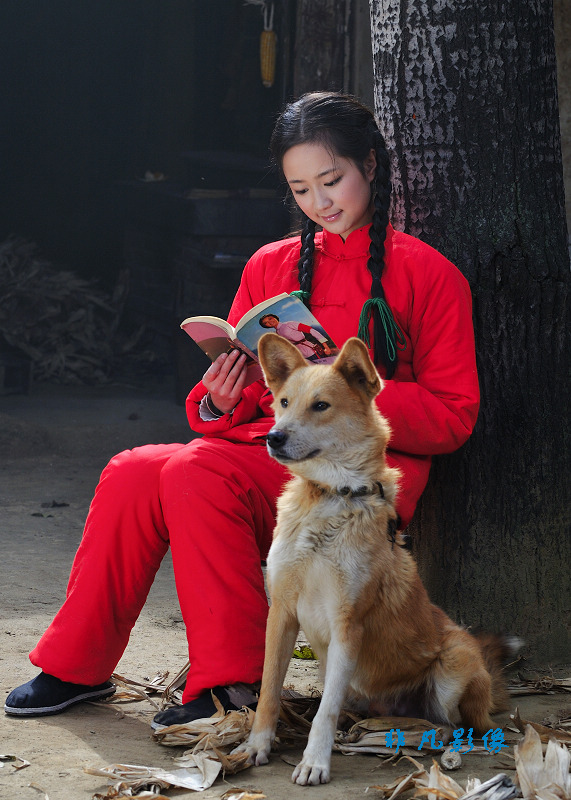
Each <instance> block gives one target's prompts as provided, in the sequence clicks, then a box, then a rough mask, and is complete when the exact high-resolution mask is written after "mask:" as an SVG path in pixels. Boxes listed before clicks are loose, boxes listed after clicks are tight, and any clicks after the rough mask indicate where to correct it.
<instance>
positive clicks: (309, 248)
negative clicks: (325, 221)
mask: <svg viewBox="0 0 571 800" xmlns="http://www.w3.org/2000/svg"><path fill="white" fill-rule="evenodd" d="M315 228H316V225H315V222H314V221H313V220H311V219H309V217H306V218H305V223H304V226H303V230H302V232H301V250H300V253H299V261H298V263H297V274H298V278H299V297H300V299H301V300H303V302H304V303H305V305H306V306H307V307H308V308H309V298H310V296H311V280H312V278H313V254H314V252H315ZM295 294H298V293H297V292H295Z"/></svg>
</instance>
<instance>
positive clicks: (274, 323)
mask: <svg viewBox="0 0 571 800" xmlns="http://www.w3.org/2000/svg"><path fill="white" fill-rule="evenodd" d="M247 316H248V320H247V321H245V319H246V317H243V318H242V319H241V320H240V323H239V324H238V325H237V326H236V335H237V336H238V338H239V339H240V341H241V342H242V343H243V344H245V345H246V347H248V349H249V350H251V351H252V352H253V353H255V354H256V356H257V355H258V342H259V340H260V338H261V337H262V336H263V335H264V333H270V332H272V331H274V332H275V333H277V334H278V335H280V336H283V337H284V338H285V339H288V340H289V341H290V342H292V344H294V345H295V346H296V347H297V348H298V350H299V351H300V352H301V354H302V355H303V357H304V358H306V359H307V360H308V361H311V362H313V363H319V364H330V363H332V362H333V361H334V360H335V356H336V355H337V353H338V348H337V347H336V346H335V343H334V342H333V341H332V340H331V338H330V337H329V336H328V334H327V333H326V332H325V330H324V329H323V327H322V326H321V325H320V324H319V321H318V320H317V319H316V317H315V316H314V315H313V314H312V313H311V311H310V310H309V309H308V308H307V307H306V306H305V305H304V304H303V303H302V302H301V300H299V299H298V298H297V297H292V296H291V295H288V294H285V295H280V296H279V297H277V298H275V297H274V298H273V300H272V301H271V302H270V301H268V302H267V303H264V304H260V305H259V306H256V307H255V308H253V309H252V310H251V311H250V312H248V315H247Z"/></svg>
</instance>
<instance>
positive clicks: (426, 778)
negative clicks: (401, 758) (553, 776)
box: [369, 758, 518, 800]
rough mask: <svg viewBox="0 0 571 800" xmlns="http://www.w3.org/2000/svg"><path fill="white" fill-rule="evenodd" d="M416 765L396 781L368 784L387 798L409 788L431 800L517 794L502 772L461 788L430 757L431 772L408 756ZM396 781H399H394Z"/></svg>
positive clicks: (503, 798) (492, 799)
mask: <svg viewBox="0 0 571 800" xmlns="http://www.w3.org/2000/svg"><path fill="white" fill-rule="evenodd" d="M407 760H408V761H410V762H411V763H412V764H414V766H415V767H416V770H415V772H413V773H411V774H410V775H405V776H401V777H400V778H398V779H397V780H396V781H393V782H392V783H390V784H385V785H383V786H371V787H369V788H371V789H376V790H378V791H380V792H381V793H382V796H383V798H385V799H386V800H394V798H396V797H398V796H399V795H401V794H403V792H406V791H408V790H409V789H416V791H415V793H414V794H413V798H431V799H432V800H460V798H461V799H462V800H509V798H512V797H517V795H518V790H517V787H516V786H515V784H514V783H513V782H512V781H511V780H510V779H509V778H508V777H507V776H506V775H504V774H503V773H500V774H498V775H496V776H495V777H493V778H491V779H490V780H489V781H486V782H485V783H481V781H480V780H479V779H478V778H471V779H469V780H468V782H467V784H466V788H465V789H464V788H463V787H462V786H461V785H460V784H459V783H456V781H455V780H453V779H452V778H450V777H449V776H448V775H446V774H445V773H443V772H442V770H441V769H440V767H439V766H438V764H437V763H436V761H434V760H433V762H432V767H431V768H430V772H427V771H426V770H425V769H424V767H423V766H422V764H420V763H419V762H418V761H415V759H414V758H408V759H407ZM397 781H398V782H397Z"/></svg>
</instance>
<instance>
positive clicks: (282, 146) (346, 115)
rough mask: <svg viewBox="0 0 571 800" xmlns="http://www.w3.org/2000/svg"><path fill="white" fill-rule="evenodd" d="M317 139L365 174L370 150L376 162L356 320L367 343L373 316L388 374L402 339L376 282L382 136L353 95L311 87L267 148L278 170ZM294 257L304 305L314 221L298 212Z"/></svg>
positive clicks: (380, 260) (382, 203)
mask: <svg viewBox="0 0 571 800" xmlns="http://www.w3.org/2000/svg"><path fill="white" fill-rule="evenodd" d="M308 143H309V144H321V145H323V146H324V147H326V148H327V149H328V150H330V152H331V153H332V154H334V155H337V156H339V157H341V158H346V159H350V160H351V161H353V162H354V164H355V165H356V166H357V167H358V169H359V170H361V172H362V173H363V174H365V167H364V163H365V160H366V159H367V157H368V156H369V154H370V152H371V150H374V151H375V156H376V161H377V167H376V171H375V177H374V179H373V182H372V193H373V196H372V201H373V218H372V224H371V227H370V237H371V243H370V246H369V260H368V262H367V267H368V270H369V272H370V273H371V278H372V282H371V300H369V301H367V303H365V306H364V307H363V312H362V314H361V319H360V322H359V336H360V338H362V339H364V340H365V341H366V343H367V344H368V343H369V342H368V321H369V319H370V317H371V316H372V317H373V322H374V325H373V331H374V333H373V336H374V339H373V348H374V355H375V361H376V362H377V363H378V362H381V363H382V364H384V365H385V368H386V377H387V378H390V377H392V375H393V374H394V372H395V369H396V365H397V348H398V347H399V346H402V345H403V344H404V337H403V336H402V332H401V331H400V330H399V328H398V327H397V326H396V325H395V322H394V319H393V317H392V313H391V311H390V308H389V307H388V305H387V302H386V298H385V292H384V289H383V285H382V282H381V278H382V274H383V269H384V265H385V262H384V256H385V237H386V231H387V225H388V222H389V207H390V200H391V189H392V187H391V181H390V160H389V155H388V153H387V149H386V146H385V141H384V139H383V136H382V134H381V132H380V131H379V128H378V126H377V123H376V120H375V117H374V115H373V113H372V112H371V111H370V110H369V109H368V108H367V107H366V106H364V105H363V104H362V103H360V102H359V101H358V100H357V99H356V98H354V97H352V96H350V95H346V94H340V93H339V92H311V93H309V94H304V95H302V97H300V98H299V99H298V100H296V101H294V102H293V103H290V104H288V105H287V106H286V107H285V109H284V110H283V112H282V113H281V115H280V116H279V118H278V120H277V122H276V125H275V127H274V131H273V134H272V137H271V139H270V151H271V153H272V157H273V160H274V162H275V163H276V165H277V167H278V169H279V170H280V172H281V174H282V178H283V177H284V176H283V170H282V163H283V158H284V156H285V154H286V152H287V151H288V150H289V149H290V148H291V147H294V146H295V145H298V144H308ZM303 217H304V220H303V228H302V232H301V250H300V257H299V262H298V277H299V286H300V292H299V294H300V296H301V298H302V300H303V301H304V302H305V304H306V305H308V304H309V298H310V295H311V281H312V276H313V256H314V251H315V244H314V237H315V229H316V224H315V222H313V221H312V220H311V219H309V217H307V216H305V215H303Z"/></svg>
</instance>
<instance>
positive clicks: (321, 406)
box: [311, 400, 329, 411]
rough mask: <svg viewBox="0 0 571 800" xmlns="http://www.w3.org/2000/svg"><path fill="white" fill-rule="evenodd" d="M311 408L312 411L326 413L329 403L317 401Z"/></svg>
mask: <svg viewBox="0 0 571 800" xmlns="http://www.w3.org/2000/svg"><path fill="white" fill-rule="evenodd" d="M311 407H312V409H313V410H314V411H326V410H327V409H328V408H329V403H326V402H325V400H318V401H317V403H314V404H313V405H312V406H311Z"/></svg>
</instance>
